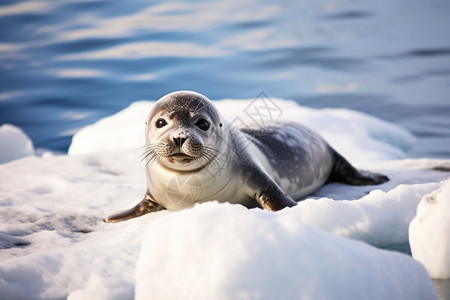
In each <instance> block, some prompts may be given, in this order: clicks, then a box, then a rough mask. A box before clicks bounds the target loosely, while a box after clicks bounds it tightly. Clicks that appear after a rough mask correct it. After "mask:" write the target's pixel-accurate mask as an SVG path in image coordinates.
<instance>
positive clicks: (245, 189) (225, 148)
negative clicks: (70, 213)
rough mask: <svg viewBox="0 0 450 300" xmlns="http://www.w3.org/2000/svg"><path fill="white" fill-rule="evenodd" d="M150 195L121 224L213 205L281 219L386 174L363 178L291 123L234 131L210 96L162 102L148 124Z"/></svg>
mask: <svg viewBox="0 0 450 300" xmlns="http://www.w3.org/2000/svg"><path fill="white" fill-rule="evenodd" d="M144 158H145V159H146V162H147V164H146V175H147V191H146V193H145V196H144V199H143V200H142V201H141V202H139V203H138V204H137V205H136V206H134V207H132V208H131V209H129V210H126V211H123V212H120V213H117V214H114V215H111V216H109V217H107V218H106V219H105V222H119V221H124V220H127V219H131V218H134V217H138V216H141V215H144V214H147V213H150V212H155V211H159V210H163V209H167V210H170V211H175V210H179V209H182V208H186V207H191V206H193V205H194V204H195V203H201V202H205V201H210V200H217V201H219V202H231V203H239V204H242V205H245V206H247V207H257V206H259V207H262V208H264V209H268V210H271V211H277V210H280V209H283V208H285V207H292V206H295V205H296V204H297V202H296V201H298V200H300V199H301V198H302V197H305V196H307V195H308V194H311V193H312V192H314V191H315V190H317V189H318V188H320V187H321V186H322V185H324V184H325V183H326V182H327V181H337V182H342V183H347V184H351V185H375V184H381V183H383V182H385V181H387V180H388V178H387V177H386V176H384V175H382V174H378V173H373V172H369V171H363V170H358V169H356V168H355V167H353V166H352V165H351V164H350V163H349V162H348V161H347V160H346V159H345V158H344V157H342V156H341V155H340V154H339V153H337V152H336V151H335V150H334V149H333V148H332V147H331V146H330V145H329V144H328V143H327V142H326V141H325V140H324V139H323V138H322V137H321V136H320V135H319V134H317V133H316V132H314V131H313V130H311V129H308V128H306V127H304V126H302V125H299V124H296V123H292V122H273V123H270V124H266V125H265V126H256V125H254V126H243V127H236V126H233V125H232V124H227V122H226V120H225V119H224V118H223V117H222V116H221V115H220V113H219V111H218V110H217V109H216V107H215V106H214V104H213V103H212V102H211V101H210V100H209V99H208V98H206V97H205V96H203V95H201V94H198V93H195V92H190V91H180V92H174V93H171V94H168V95H166V96H164V97H162V98H161V99H160V100H158V102H157V103H156V104H155V105H154V107H153V109H152V110H151V112H150V114H149V116H148V119H147V122H146V146H145V152H144Z"/></svg>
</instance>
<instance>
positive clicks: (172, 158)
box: [167, 152, 195, 164]
mask: <svg viewBox="0 0 450 300" xmlns="http://www.w3.org/2000/svg"><path fill="white" fill-rule="evenodd" d="M167 160H168V161H169V162H171V163H174V162H178V163H182V164H186V163H190V162H191V161H193V160H195V157H192V156H190V155H187V154H184V153H180V152H179V153H174V154H171V155H169V156H167Z"/></svg>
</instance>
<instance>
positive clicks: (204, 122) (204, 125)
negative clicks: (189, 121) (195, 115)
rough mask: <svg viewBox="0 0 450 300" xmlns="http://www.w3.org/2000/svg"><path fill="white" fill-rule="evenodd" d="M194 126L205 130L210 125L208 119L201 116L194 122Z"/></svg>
mask: <svg viewBox="0 0 450 300" xmlns="http://www.w3.org/2000/svg"><path fill="white" fill-rule="evenodd" d="M195 126H197V127H198V128H200V129H201V130H203V131H206V130H208V129H209V127H210V126H211V125H210V124H209V122H208V120H206V119H204V118H201V119H198V121H197V122H196V123H195Z"/></svg>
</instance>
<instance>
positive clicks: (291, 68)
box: [0, 0, 450, 158]
mask: <svg viewBox="0 0 450 300" xmlns="http://www.w3.org/2000/svg"><path fill="white" fill-rule="evenodd" d="M449 28H450V2H449V1H448V0H427V1H421V0H410V1H402V0H380V1H363V0H314V1H311V0H310V1H287V0H281V1H257V0H254V1H253V0H249V1H242V0H240V1H236V0H233V1H218V0H214V1H177V2H172V1H139V0H137V1H82V0H81V1H75V0H66V1H58V0H38V1H11V0H2V2H1V4H0V124H3V123H12V124H14V125H16V126H19V127H21V128H22V129H23V130H24V131H25V132H26V133H27V134H28V135H29V136H30V137H31V138H32V140H33V142H34V144H35V146H36V147H37V148H41V149H50V150H53V151H58V152H65V151H67V148H68V146H69V144H70V142H71V137H72V135H73V134H74V133H75V132H76V131H77V130H78V129H80V128H81V127H83V126H85V125H87V124H89V123H92V122H94V121H96V120H98V119H100V118H102V117H105V116H107V115H111V114H113V113H115V112H117V111H119V110H121V109H123V108H125V107H126V106H128V105H129V104H130V103H131V102H133V101H136V100H141V99H149V100H156V99H158V98H160V97H161V96H163V95H164V94H166V93H169V92H172V91H175V90H180V89H188V90H195V91H198V92H200V93H203V94H205V95H206V96H208V97H209V98H210V99H221V98H238V99H240V98H254V97H256V96H257V95H258V94H260V92H264V93H265V94H267V95H268V96H269V97H279V98H286V99H293V100H295V101H296V102H298V103H299V104H301V105H305V106H309V107H316V108H321V107H342V108H351V109H355V110H359V111H363V112H365V113H368V114H371V115H374V116H377V117H380V118H383V119H385V120H388V121H391V122H394V123H396V124H399V125H401V126H403V127H405V128H407V129H408V130H410V131H411V132H412V133H414V134H415V135H416V137H417V138H418V142H417V145H416V146H415V148H414V149H412V151H411V152H410V154H409V156H410V157H432V158H449V157H450V34H449Z"/></svg>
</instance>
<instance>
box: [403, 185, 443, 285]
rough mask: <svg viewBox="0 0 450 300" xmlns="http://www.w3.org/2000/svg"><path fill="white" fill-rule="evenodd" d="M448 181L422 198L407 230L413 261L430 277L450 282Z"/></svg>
mask: <svg viewBox="0 0 450 300" xmlns="http://www.w3.org/2000/svg"><path fill="white" fill-rule="evenodd" d="M449 212H450V180H448V181H446V182H445V184H443V185H442V186H441V188H439V189H438V190H435V191H434V192H432V193H430V194H427V195H425V196H423V198H422V200H421V201H420V203H419V205H418V207H417V216H416V217H415V218H414V220H412V222H411V225H410V227H409V242H410V244H411V251H412V254H413V257H414V258H415V259H417V260H418V261H420V262H421V263H423V264H424V266H425V268H426V269H427V270H428V272H429V273H430V276H431V277H433V278H436V279H448V278H450V214H449Z"/></svg>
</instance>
